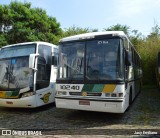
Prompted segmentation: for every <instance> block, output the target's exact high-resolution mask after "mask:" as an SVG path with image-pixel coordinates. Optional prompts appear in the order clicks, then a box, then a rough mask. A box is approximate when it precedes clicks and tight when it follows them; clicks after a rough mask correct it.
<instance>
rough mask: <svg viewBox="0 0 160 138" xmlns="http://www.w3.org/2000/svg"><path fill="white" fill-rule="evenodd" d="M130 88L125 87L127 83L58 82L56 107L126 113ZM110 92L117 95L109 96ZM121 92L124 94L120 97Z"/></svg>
mask: <svg viewBox="0 0 160 138" xmlns="http://www.w3.org/2000/svg"><path fill="white" fill-rule="evenodd" d="M128 85H133V83H132V82H130V83H129V84H128ZM78 88H79V89H78ZM129 88H130V87H128V88H127V89H125V84H121V85H118V84H57V92H56V97H55V102H56V107H57V108H68V109H77V110H89V111H99V112H114V113H124V112H125V110H126V109H127V108H128V106H129V91H130V89H129ZM66 89H68V90H66ZM97 90H99V91H97ZM108 94H109V95H114V94H115V95H117V96H116V97H111V96H110V97H108V96H107V95H108ZM119 94H121V95H123V96H122V97H118V95H119ZM133 94H134V93H133ZM133 98H134V96H133ZM80 102H82V105H81V103H80ZM83 102H84V103H83ZM85 102H86V103H85ZM83 104H84V105H83ZM88 104H89V105H88Z"/></svg>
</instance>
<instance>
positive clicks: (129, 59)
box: [125, 50, 132, 66]
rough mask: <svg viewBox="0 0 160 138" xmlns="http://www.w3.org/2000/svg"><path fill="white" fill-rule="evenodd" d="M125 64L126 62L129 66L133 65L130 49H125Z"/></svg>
mask: <svg viewBox="0 0 160 138" xmlns="http://www.w3.org/2000/svg"><path fill="white" fill-rule="evenodd" d="M125 64H126V65H127V66H131V65H132V56H131V52H129V51H128V50H126V51H125Z"/></svg>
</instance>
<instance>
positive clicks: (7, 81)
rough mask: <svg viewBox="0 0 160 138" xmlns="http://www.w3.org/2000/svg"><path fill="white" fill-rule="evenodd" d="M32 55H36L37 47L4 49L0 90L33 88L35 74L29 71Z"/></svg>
mask: <svg viewBox="0 0 160 138" xmlns="http://www.w3.org/2000/svg"><path fill="white" fill-rule="evenodd" d="M27 48H29V49H28V50H27ZM18 52H21V53H18ZM31 53H35V45H25V46H19V47H18V46H15V47H14V46H13V47H8V48H2V50H1V52H0V54H1V55H0V90H16V89H23V88H26V87H33V86H32V85H33V77H32V75H33V74H32V70H31V69H29V55H30V54H31Z"/></svg>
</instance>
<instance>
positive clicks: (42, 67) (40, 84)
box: [35, 44, 54, 106]
mask: <svg viewBox="0 0 160 138" xmlns="http://www.w3.org/2000/svg"><path fill="white" fill-rule="evenodd" d="M38 54H39V56H38V58H37V71H36V75H35V76H36V77H35V89H36V101H37V106H41V105H44V104H48V103H51V102H53V100H54V95H53V87H54V86H53V84H51V83H50V76H51V59H52V47H51V46H47V45H42V44H40V45H39V46H38Z"/></svg>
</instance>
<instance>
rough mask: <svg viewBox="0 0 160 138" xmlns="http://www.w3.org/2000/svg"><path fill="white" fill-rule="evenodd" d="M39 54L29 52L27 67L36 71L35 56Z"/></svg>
mask: <svg viewBox="0 0 160 138" xmlns="http://www.w3.org/2000/svg"><path fill="white" fill-rule="evenodd" d="M38 56H39V54H30V56H29V68H31V69H33V70H35V71H37V69H36V68H35V61H36V57H38Z"/></svg>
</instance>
